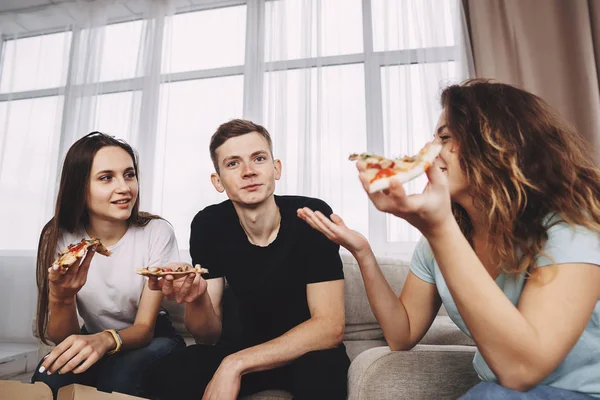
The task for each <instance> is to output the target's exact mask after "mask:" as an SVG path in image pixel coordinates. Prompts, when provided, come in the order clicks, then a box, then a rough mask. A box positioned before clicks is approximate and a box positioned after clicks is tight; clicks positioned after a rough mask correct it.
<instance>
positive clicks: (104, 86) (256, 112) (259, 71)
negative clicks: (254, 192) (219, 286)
mask: <svg viewBox="0 0 600 400" xmlns="http://www.w3.org/2000/svg"><path fill="white" fill-rule="evenodd" d="M266 1H276V0H220V1H218V2H211V3H210V4H199V5H194V6H187V7H185V8H183V9H179V10H177V12H176V14H180V13H188V12H199V11H207V10H213V9H222V8H227V7H236V6H242V5H245V6H246V40H245V58H244V64H243V65H235V66H228V67H219V68H211V69H200V70H192V71H185V72H171V73H163V72H162V71H161V58H160V57H155V58H156V60H154V61H153V65H152V66H151V67H153V68H154V71H160V72H159V74H160V79H159V80H155V86H156V87H153V88H151V89H150V90H152V91H159V90H160V85H161V84H163V83H175V82H182V81H189V80H198V79H208V78H219V77H226V76H232V75H242V76H243V78H244V88H243V115H244V117H245V118H248V119H252V120H255V121H258V122H259V123H260V121H261V120H262V119H263V115H264V114H263V91H264V88H263V85H264V77H265V73H267V72H273V71H282V70H291V69H298V68H302V69H306V68H312V67H327V66H338V65H350V64H361V63H362V64H363V65H364V68H363V69H364V74H365V76H364V82H365V104H366V127H365V129H366V141H367V148H368V149H369V151H371V152H375V153H380V154H382V153H384V150H385V149H384V132H383V126H384V124H383V105H382V103H383V99H382V89H381V71H382V67H387V66H398V65H408V64H415V63H436V62H446V61H458V60H456V59H455V54H456V48H457V46H458V45H457V44H456V43H455V44H454V45H453V46H445V47H434V48H420V49H406V50H391V51H375V50H374V38H373V14H372V3H371V0H361V1H362V3H361V6H362V23H363V32H362V36H363V53H355V54H344V55H336V56H326V57H319V58H317V57H311V58H304V59H294V60H285V61H271V62H265V61H264V52H265V38H264V21H265V2H266ZM139 19H142V18H141V17H132V18H120V19H115V20H111V21H110V24H116V23H123V22H130V21H134V20H139ZM162 23H163V24H164V19H163V21H162ZM65 31H66V29H55V30H50V31H45V32H32V33H30V34H27V35H21V36H19V37H16V38H13V37H2V38H1V43H0V45H1V49H0V66H1V65H2V61H3V60H4V50H5V45H6V42H7V40H13V39H21V38H25V37H32V36H39V35H45V34H52V33H59V32H65ZM455 31H456V29H455ZM71 32H72V35H71V52H72V51H73V50H72V49H73V48H74V47H75V46H74V44H75V43H76V41H77V40H79V37H80V33H79V32H78V31H77V30H72V31H71ZM163 32H164V30H163V29H157V32H156V35H157V37H155V39H156V40H162V35H163ZM158 36H160V37H158ZM423 60H425V61H423ZM72 63H73V59H72V54H71V55H70V56H69V62H68V66H67V68H68V69H69V70H70V69H71V68H72ZM1 71H2V69H1V68H0V73H1ZM144 79H145V76H142V77H134V78H130V79H124V80H116V81H106V82H100V83H98V84H94V85H97V87H98V95H103V94H110V93H120V92H128V91H140V92H141V96H142V97H143V96H145V95H146V92H144V91H143V90H144ZM67 85H68V82H67ZM82 86H83V85H82ZM66 87H67V86H60V87H54V88H47V89H40V90H28V91H23V92H13V93H0V102H5V101H10V100H22V99H33V98H41V97H46V96H59V95H64V94H65V92H66ZM76 89H77V88H76ZM81 89H84V87H81ZM68 101H69V99H68V98H67V96H65V99H64V102H65V103H64V105H63V109H65V108H64V107H66V106H67V105H68V103H67V102H68ZM156 103H157V104H155V105H153V106H154V107H156V108H157V110H156V111H157V113H158V102H156ZM155 125H156V124H155ZM64 130H65V124H64V121H63V123H62V124H61V134H60V139H59V141H60V143H59V148H60V152H59V154H60V156H59V157H58V159H57V160H56V162H57V163H58V167H60V163H61V159H62V156H63V155H64V154H65V153H66V150H67V148H68V145H69V144H68V143H64V142H65V140H64V139H63V138H64ZM147 134H148V138H147V140H144V142H146V143H149V144H148V145H147V146H146V147H145V148H144V149H139V150H141V151H140V152H142V151H143V153H144V157H146V158H147V159H148V160H152V159H153V157H154V156H155V155H156V149H155V142H156V126H155V127H154V128H153V129H150V131H149V132H148V133H147ZM57 179H58V177H57ZM152 186H153V182H150V181H149V182H145V188H144V190H145V191H147V193H153V187H152ZM55 190H56V189H55ZM55 196H56V193H54V196H53V197H55ZM146 197H149V196H146ZM368 219H369V220H368V226H369V231H368V234H369V241H370V243H371V245H372V247H373V249H374V251H375V253H376V254H377V255H378V256H383V257H388V256H389V257H393V258H402V259H407V258H409V257H410V254H411V253H412V250H413V249H414V246H415V245H416V243H414V242H388V240H387V233H386V232H387V222H386V215H385V214H384V213H382V212H380V211H378V210H377V209H376V208H375V207H374V206H373V204H372V203H371V202H369V211H368ZM182 250H183V248H182ZM9 253H10V254H12V253H14V252H13V251H11V250H6V251H3V250H0V254H2V255H4V254H9ZM182 253H183V251H182Z"/></svg>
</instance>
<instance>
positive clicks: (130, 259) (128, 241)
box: [57, 219, 179, 333]
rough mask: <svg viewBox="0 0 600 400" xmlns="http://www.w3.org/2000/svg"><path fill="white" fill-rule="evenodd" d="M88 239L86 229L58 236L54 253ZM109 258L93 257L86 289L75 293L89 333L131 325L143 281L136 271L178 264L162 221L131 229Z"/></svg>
mask: <svg viewBox="0 0 600 400" xmlns="http://www.w3.org/2000/svg"><path fill="white" fill-rule="evenodd" d="M84 237H85V238H89V235H88V234H87V233H86V232H85V229H83V228H80V229H77V230H76V231H75V232H74V233H69V232H63V233H62V234H61V235H59V238H58V243H57V252H60V250H62V249H64V248H65V247H67V245H69V244H70V243H76V242H79V241H80V240H81V239H82V238H84ZM108 249H109V250H110V251H111V252H112V255H111V256H110V257H105V256H103V255H101V254H95V255H94V258H93V259H92V263H91V265H90V269H89V272H88V277H87V281H86V283H85V285H84V286H83V287H82V288H81V290H80V291H79V293H77V310H78V312H79V315H80V316H81V318H82V319H83V322H84V324H85V327H86V329H87V331H88V332H90V333H97V332H101V331H103V330H105V329H125V328H128V327H130V326H131V325H133V322H134V321H135V316H136V314H137V310H138V306H139V304H140V297H141V295H142V290H143V289H144V285H145V282H146V279H145V278H144V277H143V276H141V275H138V274H136V273H135V269H136V268H141V267H152V266H163V265H165V264H167V263H169V262H171V261H179V249H178V246H177V240H176V239H175V232H174V231H173V228H172V227H171V225H170V224H169V223H168V222H167V221H165V220H163V219H154V220H151V221H150V222H149V223H148V224H147V225H146V226H144V227H138V226H131V227H130V228H129V229H128V230H127V232H126V233H125V235H124V236H123V237H122V238H121V240H119V241H118V242H117V243H115V244H114V245H113V246H110V247H108Z"/></svg>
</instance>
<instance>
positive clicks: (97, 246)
mask: <svg viewBox="0 0 600 400" xmlns="http://www.w3.org/2000/svg"><path fill="white" fill-rule="evenodd" d="M90 247H93V248H94V250H95V251H96V253H98V254H102V255H103V256H107V257H108V256H110V254H111V253H110V251H109V250H108V249H107V248H106V247H104V245H103V244H102V242H101V241H100V239H96V238H91V239H85V238H84V239H81V242H79V243H73V244H70V245H68V246H67V248H65V249H64V250H63V251H61V252H60V253H58V256H57V257H56V260H54V263H52V265H58V268H59V269H62V270H67V269H69V267H70V266H71V265H73V264H75V263H76V262H77V261H79V260H80V259H81V258H82V257H83V256H84V255H85V253H86V252H87V250H88V249H89V248H90Z"/></svg>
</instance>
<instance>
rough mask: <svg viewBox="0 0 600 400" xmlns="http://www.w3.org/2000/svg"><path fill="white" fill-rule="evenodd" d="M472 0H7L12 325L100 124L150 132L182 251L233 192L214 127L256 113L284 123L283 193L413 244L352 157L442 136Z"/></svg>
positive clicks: (0, 239)
mask: <svg viewBox="0 0 600 400" xmlns="http://www.w3.org/2000/svg"><path fill="white" fill-rule="evenodd" d="M460 3H461V2H460V0H191V1H188V0H95V1H79V0H77V1H68V0H67V1H66V2H61V3H59V4H55V5H51V6H49V7H46V8H43V9H35V10H30V11H23V12H19V13H13V14H0V32H1V33H3V37H2V39H3V41H2V56H1V59H0V61H1V64H0V276H2V278H3V279H2V280H0V282H2V283H0V285H1V286H0V296H1V297H0V301H2V304H4V305H5V307H4V308H3V309H4V310H5V311H3V314H2V315H0V320H1V321H5V320H11V321H14V322H11V323H9V324H5V323H2V324H1V325H0V341H6V340H14V341H20V340H30V338H31V336H30V331H31V329H30V326H31V323H30V322H31V316H32V315H33V312H34V310H33V306H34V304H35V280H34V261H35V249H36V247H37V240H38V237H39V232H40V230H41V228H42V226H43V224H44V223H45V222H46V221H47V220H48V219H49V218H50V216H51V215H52V213H53V207H54V199H55V195H56V187H57V182H58V178H59V177H58V174H59V171H60V165H61V162H62V158H63V157H64V154H65V152H66V150H67V149H68V148H69V146H70V145H71V144H72V143H73V142H74V141H75V140H77V139H78V138H79V137H81V136H83V135H85V134H87V133H88V132H90V131H92V130H99V131H102V132H106V133H109V134H112V135H115V136H117V137H119V138H123V139H125V140H127V141H128V142H130V143H131V144H132V145H133V146H134V147H135V148H136V149H137V150H138V152H139V154H140V161H141V196H142V204H141V206H142V209H144V210H147V211H151V212H155V213H158V214H160V215H161V216H163V217H165V218H166V219H167V220H169V221H170V222H171V223H172V224H173V226H174V228H175V232H176V234H177V238H178V241H179V245H180V248H181V249H182V256H183V257H184V259H185V258H187V247H188V240H189V224H190V222H191V220H192V218H193V216H194V215H195V213H197V212H198V210H200V209H202V208H204V207H205V206H207V205H209V204H213V203H215V202H218V201H221V200H223V199H225V198H226V197H225V196H224V195H221V194H218V193H217V192H216V191H215V190H214V189H213V187H212V185H211V183H210V179H209V177H210V173H211V172H212V171H213V167H212V163H211V161H210V158H209V154H208V143H209V139H210V136H211V135H212V133H213V132H214V131H215V129H216V128H217V126H218V125H219V124H221V123H223V122H225V121H227V120H229V119H232V118H240V117H245V118H249V119H253V120H255V121H257V122H259V123H262V124H263V125H265V126H266V127H267V129H268V130H269V131H270V132H271V134H272V135H273V140H274V145H275V156H276V157H279V158H281V159H282V161H283V165H284V173H283V177H282V179H281V180H280V181H279V183H278V186H277V189H276V193H278V194H301V195H307V196H314V197H319V198H322V199H324V200H325V201H327V202H328V203H329V204H330V205H331V207H332V208H333V209H334V211H335V212H337V213H339V214H340V215H341V216H342V217H343V218H344V219H345V220H346V222H347V223H348V225H350V226H351V227H353V228H355V229H357V230H359V231H360V232H362V233H363V234H365V235H366V236H368V237H369V239H370V241H371V243H372V244H373V246H374V248H375V249H376V252H377V254H378V255H379V256H384V255H389V256H394V257H407V256H408V253H409V252H410V248H411V246H412V245H413V244H414V242H415V241H416V239H417V236H418V235H417V232H415V231H414V230H412V229H410V228H409V227H408V226H407V225H406V224H405V223H403V222H402V221H399V220H397V219H393V218H388V217H386V216H385V215H384V214H382V213H379V212H377V211H376V210H374V208H373V207H372V206H371V205H370V204H369V202H368V199H367V197H366V195H365V193H364V192H363V190H362V189H361V186H360V183H359V181H358V178H357V173H356V170H355V168H354V165H353V164H352V163H351V162H349V161H348V160H347V157H348V155H349V154H350V153H352V152H362V151H371V152H376V153H380V154H385V155H402V154H410V153H414V152H416V151H418V150H419V148H420V147H421V146H422V145H423V144H424V143H425V142H426V141H428V140H430V138H431V135H432V133H433V127H434V125H435V123H436V120H437V117H438V114H439V111H440V110H439V106H438V104H437V103H438V94H439V88H440V87H442V86H444V85H446V84H447V83H449V82H456V81H460V80H462V79H464V78H466V77H468V76H469V72H468V71H469V57H468V54H469V53H468V51H467V49H468V46H466V41H465V37H466V35H465V29H464V23H463V21H462V9H461V4H460ZM423 185H424V179H421V180H419V181H415V182H414V183H411V184H410V185H409V189H410V190H411V191H417V190H420V189H421V188H422V187H423ZM25 297H26V298H25ZM11 310H12V311H11ZM16 310H18V311H16ZM23 338H25V339H23Z"/></svg>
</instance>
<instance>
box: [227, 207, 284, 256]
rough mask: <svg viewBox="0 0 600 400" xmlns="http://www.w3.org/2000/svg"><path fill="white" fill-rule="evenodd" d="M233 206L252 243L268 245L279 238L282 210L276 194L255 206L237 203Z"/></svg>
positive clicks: (262, 245)
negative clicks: (278, 205)
mask: <svg viewBox="0 0 600 400" xmlns="http://www.w3.org/2000/svg"><path fill="white" fill-rule="evenodd" d="M233 206H234V207H235V211H236V212H237V215H238V218H239V220H240V225H241V226H242V229H244V232H246V236H247V237H248V241H249V242H250V243H252V244H253V245H255V246H261V247H266V246H268V245H269V244H271V243H272V242H273V241H274V240H275V239H276V238H277V234H278V233H279V227H280V224H281V212H280V211H279V207H277V204H276V203H275V197H274V196H270V197H269V198H268V199H267V200H266V201H265V202H263V203H261V204H260V205H258V206H257V207H253V208H249V207H244V206H240V205H239V204H236V203H233Z"/></svg>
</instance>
